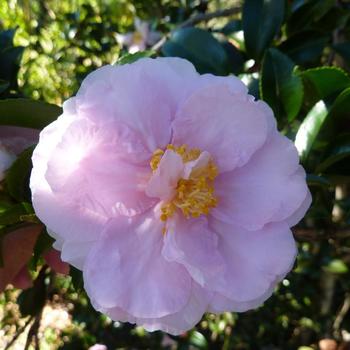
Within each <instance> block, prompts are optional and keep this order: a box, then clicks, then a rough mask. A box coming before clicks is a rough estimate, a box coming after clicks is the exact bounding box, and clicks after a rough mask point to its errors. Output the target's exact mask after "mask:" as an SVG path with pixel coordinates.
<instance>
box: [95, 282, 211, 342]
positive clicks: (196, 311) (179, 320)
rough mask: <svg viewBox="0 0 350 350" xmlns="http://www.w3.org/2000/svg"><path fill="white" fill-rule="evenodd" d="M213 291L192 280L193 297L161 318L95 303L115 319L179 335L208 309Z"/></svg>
mask: <svg viewBox="0 0 350 350" xmlns="http://www.w3.org/2000/svg"><path fill="white" fill-rule="evenodd" d="M211 298H212V293H211V292H208V291H207V290H205V289H204V288H202V287H200V286H199V285H198V284H197V283H195V282H192V288H191V297H190V298H189V300H188V302H187V304H186V305H185V306H184V307H183V308H182V309H181V310H180V311H178V312H176V313H174V314H171V315H168V316H164V317H159V318H135V317H133V316H131V315H130V314H128V313H126V312H125V311H123V310H121V309H120V308H111V309H103V308H99V307H98V306H96V304H95V305H94V307H95V308H97V309H98V310H99V311H101V312H103V313H105V314H107V315H108V316H109V317H111V318H112V319H113V320H118V321H122V322H130V323H136V324H137V325H139V326H142V327H144V328H145V329H146V330H148V331H150V332H152V331H156V330H161V331H164V332H167V333H170V334H173V335H179V334H181V333H183V332H186V331H188V330H189V329H191V328H193V327H194V326H195V325H196V324H197V323H198V322H199V321H200V320H201V318H202V316H203V314H204V313H205V312H206V311H207V308H208V304H209V303H210V300H211Z"/></svg>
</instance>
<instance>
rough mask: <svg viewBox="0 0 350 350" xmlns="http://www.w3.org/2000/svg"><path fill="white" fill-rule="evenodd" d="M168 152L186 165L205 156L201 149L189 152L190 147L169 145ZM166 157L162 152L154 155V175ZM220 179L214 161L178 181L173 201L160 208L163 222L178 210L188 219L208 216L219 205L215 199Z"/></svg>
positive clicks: (152, 164) (152, 161)
mask: <svg viewBox="0 0 350 350" xmlns="http://www.w3.org/2000/svg"><path fill="white" fill-rule="evenodd" d="M166 149H167V150H172V151H173V152H176V153H177V154H179V155H180V156H181V158H182V161H183V162H184V163H185V164H186V163H188V162H191V161H195V160H196V159H198V158H199V156H200V155H201V153H202V152H201V151H200V150H199V149H198V148H192V149H188V147H187V145H182V146H179V147H176V146H174V145H172V144H169V145H168V146H167V147H166ZM164 153H165V152H164V151H163V150H162V149H157V150H156V151H155V152H154V153H153V156H152V159H151V162H150V166H151V169H152V170H153V171H155V170H156V169H157V168H158V165H159V162H160V160H161V158H162V156H163V154H164ZM217 175H218V171H217V167H216V165H215V163H214V162H213V160H212V159H210V160H209V161H208V162H206V164H205V165H202V166H198V167H193V168H192V170H191V173H190V175H189V177H188V178H186V179H185V178H180V179H179V180H178V182H177V186H176V193H175V195H174V197H173V198H172V199H171V200H170V201H168V202H167V203H165V204H163V206H162V207H161V216H160V219H161V220H162V221H166V220H167V219H168V218H170V217H172V216H173V215H174V213H175V211H176V210H177V209H180V210H181V211H182V213H183V215H184V216H185V217H186V218H189V217H194V218H197V217H199V216H200V215H202V214H204V215H207V214H208V213H209V211H210V209H211V208H214V207H216V205H217V198H216V197H215V195H214V179H215V178H216V176H217Z"/></svg>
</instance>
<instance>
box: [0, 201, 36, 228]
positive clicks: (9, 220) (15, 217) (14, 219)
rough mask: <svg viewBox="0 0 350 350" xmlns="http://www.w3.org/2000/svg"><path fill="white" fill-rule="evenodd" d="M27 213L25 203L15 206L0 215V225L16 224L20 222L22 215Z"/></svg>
mask: <svg viewBox="0 0 350 350" xmlns="http://www.w3.org/2000/svg"><path fill="white" fill-rule="evenodd" d="M28 213H29V211H28V206H27V205H26V204H25V203H19V204H15V205H13V206H12V207H10V208H8V209H7V210H5V211H3V212H2V213H1V214H0V225H11V224H16V223H18V222H20V221H23V220H21V217H22V215H27V214H28Z"/></svg>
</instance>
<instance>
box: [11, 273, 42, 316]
mask: <svg viewBox="0 0 350 350" xmlns="http://www.w3.org/2000/svg"><path fill="white" fill-rule="evenodd" d="M17 302H18V304H19V309H20V311H21V314H22V316H28V315H31V316H35V315H37V314H38V313H39V312H40V311H41V310H42V309H43V307H44V305H45V303H46V286H45V269H44V268H42V269H41V271H40V273H39V275H38V277H37V278H36V280H35V281H34V285H33V287H32V288H29V289H26V290H23V291H22V293H21V294H20V295H19V297H18V299H17Z"/></svg>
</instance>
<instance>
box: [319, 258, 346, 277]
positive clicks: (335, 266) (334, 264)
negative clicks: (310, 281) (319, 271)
mask: <svg viewBox="0 0 350 350" xmlns="http://www.w3.org/2000/svg"><path fill="white" fill-rule="evenodd" d="M323 269H324V270H325V271H327V272H330V273H335V274H343V273H347V272H348V271H349V268H348V267H347V265H346V264H345V263H344V262H343V261H342V260H340V259H334V260H332V261H331V262H330V263H329V264H328V265H326V266H324V267H323Z"/></svg>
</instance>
